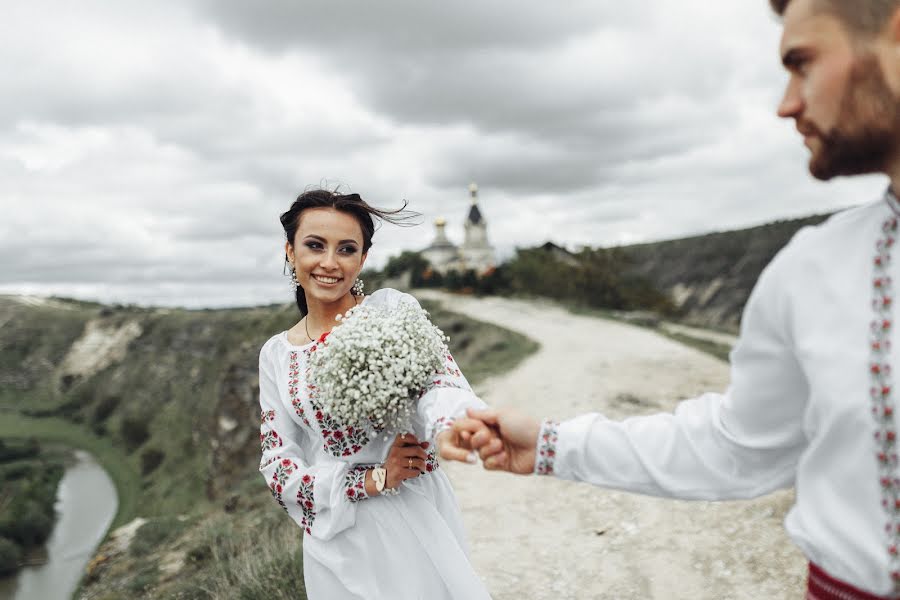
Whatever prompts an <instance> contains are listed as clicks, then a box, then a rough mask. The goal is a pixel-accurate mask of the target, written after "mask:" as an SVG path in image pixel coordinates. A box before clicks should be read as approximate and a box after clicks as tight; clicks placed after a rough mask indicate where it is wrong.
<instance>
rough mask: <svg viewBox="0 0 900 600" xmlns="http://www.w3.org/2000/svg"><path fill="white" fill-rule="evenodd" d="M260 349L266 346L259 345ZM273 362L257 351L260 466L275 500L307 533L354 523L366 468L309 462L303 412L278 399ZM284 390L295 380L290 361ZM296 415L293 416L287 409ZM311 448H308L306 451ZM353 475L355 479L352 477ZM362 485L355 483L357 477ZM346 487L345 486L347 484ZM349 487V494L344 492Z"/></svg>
mask: <svg viewBox="0 0 900 600" xmlns="http://www.w3.org/2000/svg"><path fill="white" fill-rule="evenodd" d="M264 352H265V348H264ZM273 370H274V361H272V360H270V359H268V358H266V357H264V356H263V355H261V356H260V368H259V399H260V408H261V412H260V430H259V439H260V449H261V453H262V457H261V459H260V464H259V471H260V473H261V474H262V476H263V477H264V478H265V480H266V485H267V486H268V488H269V490H270V491H271V493H272V496H273V497H274V498H275V501H276V502H278V505H279V506H281V508H282V509H284V511H285V512H286V513H287V514H288V516H289V517H290V518H291V519H293V520H294V522H296V523H297V524H298V525H299V526H300V527H301V528H302V529H303V531H305V532H306V534H307V535H312V536H314V537H316V538H320V539H328V538H330V537H332V536H334V535H335V534H336V533H338V532H340V531H342V530H344V529H346V528H348V527H351V526H353V525H354V524H355V522H356V512H355V503H354V502H355V499H359V497H360V495H362V497H365V485H364V482H365V479H364V477H365V471H363V472H362V477H363V479H359V477H360V475H359V474H358V471H355V470H354V469H353V468H351V469H350V470H349V472H348V465H347V464H345V463H342V462H329V463H327V464H314V463H315V461H314V460H310V457H309V456H307V454H306V452H307V451H306V450H305V448H310V447H311V446H312V444H311V443H310V441H309V439H308V438H307V436H308V435H309V432H308V430H306V428H305V427H304V426H303V424H304V423H305V419H304V418H303V417H304V415H303V414H302V413H299V412H297V411H296V405H295V406H289V405H288V402H287V400H288V399H286V400H285V401H282V399H281V397H280V396H279V394H278V386H277V385H276V382H275V378H274V377H273V373H272V372H273ZM288 377H289V378H290V380H289V381H287V382H285V383H287V391H288V395H289V396H292V397H293V394H292V392H291V389H292V386H293V385H295V384H296V382H295V381H294V378H295V377H296V373H295V370H294V367H293V365H291V366H290V369H289V370H288ZM292 410H293V411H294V413H296V415H297V419H295V418H294V417H293V415H292V412H291V411H292ZM310 452H312V450H310ZM354 477H356V478H357V479H353V478H354ZM360 481H361V482H362V483H363V485H362V486H361V488H360V487H357V484H358V482H360ZM348 486H349V487H348ZM351 489H352V491H353V496H354V498H350V497H349V494H348V492H349V491H350V490H351ZM348 500H350V501H348Z"/></svg>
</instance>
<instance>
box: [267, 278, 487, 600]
mask: <svg viewBox="0 0 900 600" xmlns="http://www.w3.org/2000/svg"><path fill="white" fill-rule="evenodd" d="M363 302H365V303H370V304H376V305H386V306H396V305H398V304H399V303H401V302H412V303H416V300H415V298H413V297H412V296H410V295H409V294H405V293H402V292H399V291H397V290H393V289H383V290H379V291H377V292H375V293H373V294H372V295H370V296H368V297H366V298H365V299H364V300H363ZM315 347H316V344H314V343H309V344H305V345H302V346H296V345H293V344H291V343H290V342H289V341H288V339H287V332H281V333H280V334H277V335H275V336H273V337H272V338H270V339H269V341H268V342H266V344H265V345H264V346H263V348H262V350H261V351H260V356H259V388H260V398H259V400H260V408H261V414H260V443H261V447H262V460H261V462H260V466H259V470H260V473H261V474H262V475H263V477H264V478H265V480H266V483H267V485H268V486H269V489H270V490H271V492H272V495H273V496H274V497H275V499H276V501H277V502H278V504H279V505H281V507H282V508H283V509H284V510H285V511H286V512H287V514H288V516H290V518H291V519H293V521H294V522H296V523H297V525H299V526H300V527H301V528H302V530H303V531H304V532H305V536H304V541H303V557H304V579H305V583H306V587H307V594H308V595H309V597H310V598H335V599H338V598H376V597H377V598H409V599H414V598H426V597H427V598H437V599H440V598H447V599H449V598H460V599H463V598H465V599H469V598H476V599H477V598H489V596H488V593H487V591H486V589H485V588H484V585H483V584H482V582H481V580H480V579H479V578H478V577H477V575H476V574H475V573H474V571H473V569H472V567H471V565H470V564H469V561H468V549H467V545H466V541H465V533H464V530H463V526H462V520H461V518H460V514H459V509H458V507H457V504H456V500H455V497H454V495H453V490H452V488H451V486H450V482H449V480H448V479H447V476H446V475H445V474H444V473H443V471H442V470H441V469H439V464H438V461H437V459H436V457H435V447H434V438H435V436H436V435H437V433H439V432H440V431H442V430H443V429H445V428H448V427H449V426H450V424H451V423H452V420H453V419H454V418H458V417H460V416H464V415H465V411H466V409H467V408H470V407H472V408H478V407H484V403H483V402H482V401H481V400H480V399H479V398H478V397H477V396H475V394H474V393H473V392H472V389H471V387H470V386H469V384H468V382H467V381H466V379H465V377H464V376H463V374H462V373H461V372H460V370H459V368H458V367H457V365H456V363H455V362H454V360H453V357H452V356H449V355H448V356H447V360H446V363H445V365H444V368H443V369H442V371H441V372H439V373H435V374H434V376H433V377H432V379H431V381H430V383H429V384H428V386H427V388H426V390H425V391H424V394H423V395H422V396H421V398H420V399H419V401H418V405H417V413H416V415H415V416H414V419H413V432H414V433H415V434H416V435H417V437H418V438H419V439H420V441H426V440H427V441H430V442H431V446H430V448H429V459H428V461H427V472H426V473H424V474H423V475H420V476H418V477H416V478H414V479H409V480H407V481H405V482H404V483H403V484H402V485H401V487H400V488H399V489H400V493H399V494H398V495H396V496H376V497H372V498H369V497H368V496H367V494H366V491H365V480H364V478H365V472H366V470H367V469H369V468H371V467H372V466H375V465H377V464H380V463H382V462H383V461H384V459H385V458H386V456H387V454H388V452H389V450H390V447H391V446H392V444H393V441H394V440H393V437H391V438H390V439H388V436H386V435H384V434H377V433H376V432H374V431H372V430H370V429H366V428H360V427H354V426H352V425H348V424H345V423H340V422H338V421H336V420H335V419H334V418H333V417H331V415H329V414H328V413H326V412H325V411H324V410H323V409H322V407H321V405H320V404H319V403H318V401H317V399H316V393H315V388H313V387H312V386H310V385H308V384H307V375H306V369H307V357H308V356H309V354H310V353H311V352H314V351H315Z"/></svg>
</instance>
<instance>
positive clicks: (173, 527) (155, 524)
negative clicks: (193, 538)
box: [129, 517, 185, 556]
mask: <svg viewBox="0 0 900 600" xmlns="http://www.w3.org/2000/svg"><path fill="white" fill-rule="evenodd" d="M184 527H185V523H184V522H183V521H180V520H178V519H177V518H175V517H160V518H157V519H152V520H150V521H147V522H146V523H144V524H143V525H141V527H140V529H138V530H137V531H136V532H135V534H134V539H133V540H132V541H131V547H130V548H129V550H130V551H131V554H133V555H134V556H146V555H147V554H150V553H151V552H153V551H154V550H156V549H158V548H159V547H160V546H162V544H163V543H164V542H167V541H168V540H170V539H172V538H174V537H176V536H177V535H178V534H179V533H181V531H182V530H183V529H184Z"/></svg>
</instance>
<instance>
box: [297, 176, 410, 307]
mask: <svg viewBox="0 0 900 600" xmlns="http://www.w3.org/2000/svg"><path fill="white" fill-rule="evenodd" d="M407 204H408V203H407V202H406V200H404V201H403V206H401V207H400V208H398V209H397V210H384V209H380V208H375V207H373V206H370V205H369V204H368V203H367V202H366V201H365V200H363V199H362V198H361V197H360V195H359V194H341V193H340V192H338V191H336V190H335V191H331V190H325V189H321V188H316V189H309V190H306V191H305V192H303V193H302V194H300V195H299V196H297V199H296V200H294V203H293V204H291V207H290V208H289V209H288V210H287V212H284V213H282V215H281V217H280V219H281V226H282V227H284V235H285V236H286V237H287V241H288V242H290V244H291V246H292V247H293V245H294V236H296V235H297V228H298V227H299V225H300V216H301V215H302V214H303V211H305V210H308V209H310V208H333V209H335V210H338V211H340V212H343V213H347V214H348V215H350V216H352V217H353V218H354V219H356V221H357V222H358V223H359V227H360V229H361V230H362V235H363V248H362V251H363V254H365V253H366V252H368V251H369V248H371V247H372V236H373V235H374V234H375V221H376V219H377V220H379V221H387V222H388V223H393V224H394V225H407V226H408V225H416V224H417V223H413V222H410V221H411V220H412V219H415V218H416V217H418V216H420V215H419V213H416V212H413V211H410V210H406V206H407ZM284 260H285V261H287V260H288V257H287V255H285V257H284ZM296 296H297V308H299V309H300V312H301V313H302V314H304V315H305V314H306V313H307V312H308V311H309V307H308V306H307V304H306V292H304V291H303V288H302V287H300V286H297V292H296Z"/></svg>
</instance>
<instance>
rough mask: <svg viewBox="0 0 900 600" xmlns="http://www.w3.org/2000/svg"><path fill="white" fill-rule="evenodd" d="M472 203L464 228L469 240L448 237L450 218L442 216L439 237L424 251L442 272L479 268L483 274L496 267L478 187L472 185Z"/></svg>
mask: <svg viewBox="0 0 900 600" xmlns="http://www.w3.org/2000/svg"><path fill="white" fill-rule="evenodd" d="M469 197H470V200H471V206H470V207H469V214H468V215H467V216H466V220H465V223H463V227H464V228H465V240H464V241H463V243H462V245H460V246H457V245H455V244H454V243H453V242H451V241H450V239H449V238H448V237H447V232H446V227H447V221H446V220H445V219H444V218H443V217H439V218H438V219H436V220H435V222H434V227H435V230H436V231H435V237H434V241H433V242H432V243H431V245H430V246H428V247H427V248H425V249H424V250H422V256H424V257H425V258H426V259H427V260H428V262H429V263H431V266H432V267H433V268H434V269H435V270H436V271H438V272H439V273H441V274H442V275H445V274H447V273H448V272H450V271H457V272H462V271H469V270H471V271H475V272H476V273H478V274H479V275H481V274H483V273H486V272H487V271H490V270H491V269H493V268H494V267H495V266H496V264H497V262H496V255H495V253H494V248H493V247H492V246H491V244H490V242H488V236H487V221H485V220H484V215H482V214H481V209H479V208H478V186H477V185H476V184H474V183H472V184H471V185H469Z"/></svg>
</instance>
